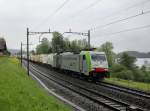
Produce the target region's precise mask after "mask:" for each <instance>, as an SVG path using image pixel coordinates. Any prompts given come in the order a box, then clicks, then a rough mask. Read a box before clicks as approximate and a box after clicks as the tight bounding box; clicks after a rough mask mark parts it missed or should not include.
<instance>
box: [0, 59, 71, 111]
mask: <svg viewBox="0 0 150 111" xmlns="http://www.w3.org/2000/svg"><path fill="white" fill-rule="evenodd" d="M69 110H71V108H69V107H68V106H64V105H63V103H61V102H59V101H58V100H57V99H56V98H55V97H53V96H50V95H48V93H47V92H46V91H45V90H43V89H42V88H40V87H39V86H38V84H37V83H36V82H35V81H33V80H32V79H31V77H28V76H27V74H26V71H25V70H24V69H22V68H21V66H20V63H19V61H18V60H17V59H15V58H9V57H0V111H69Z"/></svg>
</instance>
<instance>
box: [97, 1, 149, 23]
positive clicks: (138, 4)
mask: <svg viewBox="0 0 150 111" xmlns="http://www.w3.org/2000/svg"><path fill="white" fill-rule="evenodd" d="M148 2H150V0H145V1H142V2H139V3H137V4H134V5H132V6H129V7H127V8H124V9H121V10H119V11H117V12H115V13H113V15H112V14H111V15H108V16H106V17H105V18H104V19H106V18H109V17H113V16H114V15H117V14H120V13H122V12H124V11H127V10H129V9H132V8H135V7H137V6H140V5H143V4H146V3H148ZM104 19H103V20H104ZM98 20H99V19H98Z"/></svg>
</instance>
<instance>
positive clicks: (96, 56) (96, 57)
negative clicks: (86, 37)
mask: <svg viewBox="0 0 150 111" xmlns="http://www.w3.org/2000/svg"><path fill="white" fill-rule="evenodd" d="M91 58H92V60H93V61H106V57H105V55H102V54H94V55H92V56H91Z"/></svg>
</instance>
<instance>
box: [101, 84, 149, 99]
mask: <svg viewBox="0 0 150 111" xmlns="http://www.w3.org/2000/svg"><path fill="white" fill-rule="evenodd" d="M98 84H99V85H101V86H104V87H108V88H111V89H113V90H118V91H120V92H125V93H128V94H132V95H135V96H139V97H141V98H145V99H150V93H148V92H144V91H141V90H136V89H131V88H127V87H123V86H119V85H114V84H111V83H107V82H99V83H98Z"/></svg>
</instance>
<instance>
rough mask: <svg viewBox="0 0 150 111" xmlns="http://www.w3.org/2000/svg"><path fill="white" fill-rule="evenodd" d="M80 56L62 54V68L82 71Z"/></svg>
mask: <svg viewBox="0 0 150 111" xmlns="http://www.w3.org/2000/svg"><path fill="white" fill-rule="evenodd" d="M79 57H80V56H79V55H78V54H76V55H62V61H61V69H65V70H69V71H75V72H80V58H79Z"/></svg>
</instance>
